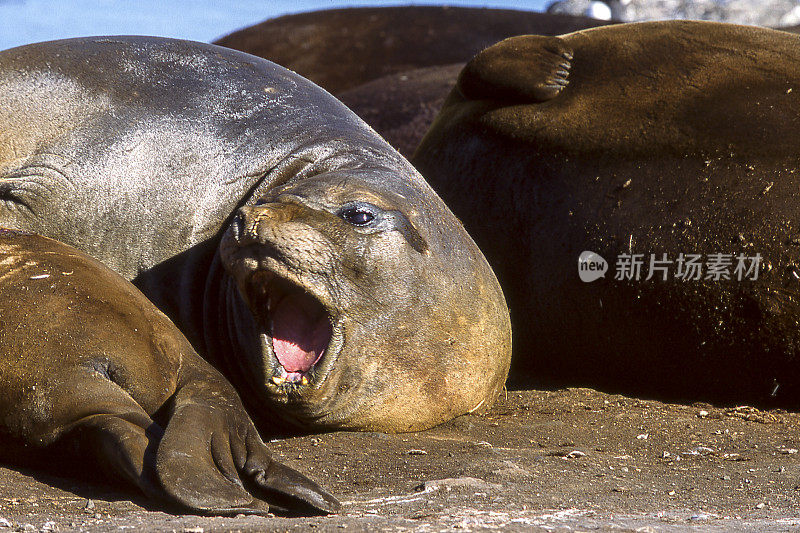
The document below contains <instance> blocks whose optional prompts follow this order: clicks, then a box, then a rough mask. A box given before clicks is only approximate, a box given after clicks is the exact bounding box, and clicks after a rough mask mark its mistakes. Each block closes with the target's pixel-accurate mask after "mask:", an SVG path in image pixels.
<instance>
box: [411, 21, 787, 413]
mask: <svg viewBox="0 0 800 533" xmlns="http://www.w3.org/2000/svg"><path fill="white" fill-rule="evenodd" d="M798 45H800V40H798V37H797V36H794V35H790V34H787V33H783V32H778V31H773V30H767V29H760V28H751V27H741V26H734V25H725V24H718V23H700V22H678V21H672V22H655V23H643V24H630V25H620V26H609V27H604V28H596V29H591V30H585V31H579V32H576V33H572V34H569V35H564V36H562V37H541V36H524V37H516V38H512V39H508V40H505V41H503V42H501V43H499V44H497V45H495V46H492V47H490V48H488V49H487V50H485V51H483V52H481V53H480V54H478V55H477V56H476V57H475V58H474V59H473V60H472V61H471V62H470V63H469V64H468V65H467V66H466V67H465V68H464V70H463V71H462V73H461V74H460V77H459V81H458V84H457V86H456V87H455V88H454V90H453V91H452V93H451V94H450V96H449V97H448V100H447V101H446V102H445V104H444V106H443V109H442V111H441V112H440V114H439V116H438V117H437V118H436V120H435V122H434V124H433V126H432V127H431V129H430V130H429V131H428V133H427V134H426V136H425V138H424V139H423V141H422V143H421V144H420V146H419V148H418V150H417V152H416V153H415V155H414V157H413V159H412V161H413V162H414V164H415V165H416V166H417V168H418V169H419V170H420V171H421V172H422V173H423V174H424V175H425V176H426V178H427V179H428V180H429V181H430V183H431V184H432V185H433V186H434V188H435V189H436V190H437V191H438V192H439V193H440V194H441V195H442V197H443V198H444V199H445V201H446V202H447V203H448V205H450V206H451V208H453V210H454V212H455V213H456V214H457V215H458V216H459V217H460V218H461V219H462V220H463V221H464V223H465V226H466V227H467V229H468V230H469V231H470V233H471V234H472V235H473V236H474V237H475V239H476V241H477V242H478V244H479V245H480V246H481V247H482V250H483V251H484V253H485V254H486V255H487V257H488V258H489V259H490V262H491V263H492V264H493V266H494V267H495V269H496V271H497V273H498V277H499V278H500V280H501V283H502V284H503V287H504V290H505V291H506V295H507V296H508V298H509V306H510V308H511V310H512V321H513V322H514V324H515V332H516V333H515V339H514V342H515V352H516V356H515V363H514V367H513V368H512V376H513V378H512V383H514V382H515V383H517V384H528V385H529V384H531V383H538V384H540V385H541V384H549V385H553V384H561V385H563V384H573V385H574V384H583V385H594V386H597V387H602V388H605V389H609V390H616V391H624V392H626V393H632V394H642V395H658V396H661V397H662V398H671V399H694V400H697V399H707V400H714V401H721V402H737V403H739V402H760V403H765V404H773V405H774V404H775V403H779V404H784V405H790V406H795V407H796V406H797V405H798V402H800V365H799V364H798V354H800V336H798V333H797V331H798V329H797V326H798V320H800V300H798V294H800V285H798V277H800V267H798V265H800V246H798V243H799V242H800V239H798V237H797V235H798V230H799V229H800V228H798V222H797V217H796V216H795V215H794V213H796V211H797V209H798V196H797V190H798V186H800V178H799V177H798V170H797V169H798V156H797V145H798V142H800V127H799V126H798V119H797V117H798V116H800V89H798V87H800V71H798V69H797V68H796V66H797V64H798V62H800V46H798ZM584 251H590V252H594V253H596V254H599V255H600V256H601V257H602V258H604V259H605V260H606V261H607V262H608V267H609V270H608V272H607V273H606V275H605V278H601V279H598V280H596V281H594V282H591V283H586V282H583V281H581V278H580V277H579V271H578V258H579V257H580V256H581V254H582V252H584ZM623 254H627V255H629V256H631V255H633V254H642V255H641V256H640V257H639V259H641V260H643V262H644V264H643V265H642V267H641V271H640V279H639V280H638V281H637V280H636V279H629V278H628V277H624V278H623V279H615V277H616V276H617V273H618V272H619V271H620V269H618V268H617V266H618V264H619V263H618V261H619V260H620V258H622V259H621V260H622V262H623V263H624V261H625V259H624V257H623ZM663 254H666V260H667V261H670V263H663V264H662V263H655V266H659V265H660V266H667V267H668V271H667V279H666V280H665V279H663V275H662V271H660V270H655V271H654V272H653V273H654V276H653V277H651V279H649V280H646V278H647V276H648V273H649V271H650V261H651V257H653V258H655V260H656V261H661V260H662V259H664V255H663ZM681 254H683V261H684V266H685V261H686V260H687V259H688V257H689V254H694V255H698V254H699V255H700V256H701V259H700V261H701V263H702V266H703V270H702V273H701V277H700V279H685V277H677V275H678V274H679V270H678V269H679V265H680V258H681ZM713 254H722V255H721V256H714V255H713ZM740 254H742V255H744V257H745V258H753V257H755V256H756V254H758V255H760V257H761V258H762V260H761V262H760V265H759V267H760V268H758V269H756V271H755V272H751V273H750V274H749V275H747V276H746V277H745V278H744V279H742V280H741V281H740V280H739V279H738V275H737V273H736V270H735V269H736V267H737V266H738V260H737V258H738V256H739V255H740ZM714 257H717V258H718V259H722V260H723V261H724V260H728V261H730V262H729V263H728V266H727V267H726V268H722V269H721V270H723V271H725V270H727V275H728V279H726V278H724V277H720V278H719V279H715V277H714V271H713V270H712V271H709V263H710V262H713V259H714ZM751 264H752V260H748V261H747V262H746V263H745V267H746V268H748V269H749V267H750V266H751ZM628 272H629V271H628ZM709 274H710V275H711V276H710V277H708V276H709ZM756 274H757V279H753V278H754V277H755V275H756Z"/></svg>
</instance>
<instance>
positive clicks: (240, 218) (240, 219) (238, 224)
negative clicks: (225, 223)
mask: <svg viewBox="0 0 800 533" xmlns="http://www.w3.org/2000/svg"><path fill="white" fill-rule="evenodd" d="M231 231H232V232H233V238H234V239H236V240H237V241H240V240H241V239H242V235H244V215H243V214H242V212H241V211H237V213H236V215H235V216H234V217H233V220H232V221H231Z"/></svg>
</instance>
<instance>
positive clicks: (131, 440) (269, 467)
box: [0, 230, 339, 514]
mask: <svg viewBox="0 0 800 533" xmlns="http://www.w3.org/2000/svg"><path fill="white" fill-rule="evenodd" d="M0 265H1V266H0V444H2V446H3V447H4V448H5V450H4V451H5V452H7V451H8V448H9V447H10V446H14V445H21V446H19V447H21V448H24V447H27V448H28V449H29V451H30V449H33V450H37V451H39V455H40V456H41V457H48V455H49V454H50V453H51V452H52V450H53V449H57V450H60V451H62V452H69V453H68V455H67V457H68V459H69V461H70V462H74V463H78V464H81V465H86V466H88V465H90V464H94V465H99V467H100V468H99V469H97V470H99V471H105V472H107V473H110V475H111V476H112V477H116V478H118V479H122V480H125V481H127V482H129V483H132V484H134V485H136V486H138V487H139V488H140V489H142V490H143V491H144V492H145V493H146V494H147V495H149V496H151V497H154V498H158V499H161V500H166V501H168V502H171V503H177V504H180V505H182V506H184V507H187V508H189V509H191V510H193V511H196V512H203V513H213V514H238V513H266V512H268V511H271V512H276V511H283V512H286V511H288V510H292V511H293V512H316V513H319V512H331V511H335V510H337V509H338V507H339V504H338V502H337V501H336V499H335V498H334V497H333V496H331V495H330V494H328V493H327V492H325V491H324V490H323V489H321V488H320V487H318V486H317V485H316V484H315V483H314V482H312V481H310V480H308V479H307V478H305V477H304V476H302V475H301V474H300V473H298V472H296V471H294V470H292V469H291V468H288V467H286V466H283V465H281V464H279V463H277V462H275V461H272V460H271V459H270V456H269V452H268V451H267V448H266V447H265V446H264V443H263V442H262V441H261V438H260V437H259V435H258V432H257V431H256V428H255V427H254V426H253V422H252V421H251V420H250V418H249V417H248V415H247V413H246V412H245V409H244V406H243V405H242V402H241V401H240V399H239V396H238V394H237V393H236V391H235V390H234V389H233V387H232V386H231V385H230V384H229V383H228V381H227V380H226V379H225V378H224V377H223V376H222V375H221V374H220V373H219V372H218V371H217V370H215V369H214V368H212V367H211V366H210V365H209V364H208V363H207V362H206V361H204V360H203V359H202V358H201V357H200V356H198V355H197V353H195V351H194V350H193V349H192V347H191V345H190V344H189V342H188V341H187V340H186V338H185V337H184V336H183V335H182V334H181V333H180V331H178V329H177V328H176V327H175V326H174V325H173V324H172V322H170V320H169V319H168V318H167V317H166V316H165V315H164V314H163V313H161V312H160V311H159V310H158V309H156V308H155V306H153V304H151V303H150V302H149V301H148V300H147V298H145V297H144V295H143V294H142V293H141V292H139V290H137V289H136V288H135V287H134V286H133V285H131V284H130V283H129V282H127V281H126V280H124V279H123V278H121V277H120V276H119V275H117V274H115V273H114V272H112V271H111V270H109V269H108V268H107V267H105V266H104V265H102V264H101V263H99V262H98V261H96V260H94V259H92V258H90V257H89V256H87V255H85V254H83V253H81V252H79V251H78V250H76V249H74V248H71V247H69V246H67V245H65V244H62V243H60V242H57V241H54V240H51V239H47V238H45V237H40V236H38V235H33V234H26V233H20V232H15V231H10V230H0Z"/></svg>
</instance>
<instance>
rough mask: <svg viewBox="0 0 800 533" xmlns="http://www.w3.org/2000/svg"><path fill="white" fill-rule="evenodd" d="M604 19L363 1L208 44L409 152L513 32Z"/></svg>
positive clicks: (555, 30) (554, 30) (575, 26)
mask: <svg viewBox="0 0 800 533" xmlns="http://www.w3.org/2000/svg"><path fill="white" fill-rule="evenodd" d="M604 24H608V22H606V21H601V20H595V19H590V18H586V17H576V16H570V15H551V14H544V13H536V12H532V11H519V10H512V9H486V8H469V7H455V6H401V7H360V8H345V9H328V10H322V11H314V12H310V13H299V14H295V15H286V16H282V17H277V18H274V19H271V20H267V21H264V22H262V23H260V24H256V25H254V26H250V27H249V28H244V29H242V30H239V31H236V32H234V33H232V34H230V35H227V36H225V37H222V38H221V39H219V40H217V41H216V43H215V44H219V45H222V46H226V47H228V48H233V49H235V50H240V51H242V52H247V53H249V54H254V55H257V56H260V57H263V58H265V59H268V60H270V61H274V62H276V63H278V64H279V65H283V66H284V67H286V68H289V69H291V70H293V71H295V72H297V73H298V74H300V75H301V76H304V77H306V78H308V79H310V80H311V81H313V82H314V83H317V84H319V85H320V86H321V87H323V88H324V89H326V90H328V91H330V92H331V93H332V94H334V95H335V96H336V98H338V99H340V100H341V101H342V102H343V103H344V104H345V105H347V106H348V107H349V108H350V109H352V110H353V111H355V113H356V114H357V115H358V116H359V117H361V118H362V119H364V121H365V122H366V123H367V124H369V125H370V126H372V127H373V128H374V129H375V131H377V132H378V133H379V134H380V135H381V137H383V138H384V139H386V141H388V142H389V144H391V145H392V146H393V147H394V148H396V149H397V150H398V151H399V152H400V153H401V154H403V155H404V156H410V155H411V154H413V153H414V149H415V148H416V147H417V145H418V144H419V141H420V139H422V136H423V135H424V134H425V132H426V131H427V130H428V128H429V127H430V125H431V123H432V122H433V118H434V117H435V116H436V113H437V112H438V111H439V108H440V107H441V106H442V102H444V99H445V98H446V97H447V94H448V93H449V92H450V89H451V88H452V87H453V85H454V84H455V81H456V77H457V75H458V72H459V71H460V69H461V67H462V66H463V65H464V63H466V62H467V61H469V60H470V59H471V58H472V56H474V55H475V54H477V53H478V52H480V51H481V50H483V49H484V48H486V47H487V46H489V45H491V44H494V43H496V42H497V41H500V40H502V39H505V38H507V37H511V36H513V35H523V34H529V33H535V34H541V35H559V34H562V33H568V32H571V31H576V30H580V29H584V28H590V27H594V26H598V25H604Z"/></svg>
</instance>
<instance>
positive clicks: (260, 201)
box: [256, 198, 267, 205]
mask: <svg viewBox="0 0 800 533" xmlns="http://www.w3.org/2000/svg"><path fill="white" fill-rule="evenodd" d="M265 203H267V201H266V200H264V199H263V198H261V199H259V200H256V205H264V204H265Z"/></svg>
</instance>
